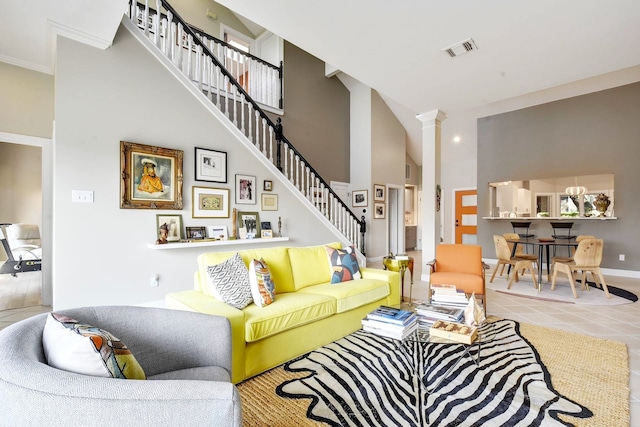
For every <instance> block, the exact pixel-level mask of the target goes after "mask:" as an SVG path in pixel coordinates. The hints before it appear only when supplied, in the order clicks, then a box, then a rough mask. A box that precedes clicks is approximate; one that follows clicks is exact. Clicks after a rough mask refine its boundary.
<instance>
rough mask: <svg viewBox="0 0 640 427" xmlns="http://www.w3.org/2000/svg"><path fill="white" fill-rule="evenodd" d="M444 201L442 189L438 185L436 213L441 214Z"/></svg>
mask: <svg viewBox="0 0 640 427" xmlns="http://www.w3.org/2000/svg"><path fill="white" fill-rule="evenodd" d="M441 199H442V187H440V184H438V185H436V212H440V200H441Z"/></svg>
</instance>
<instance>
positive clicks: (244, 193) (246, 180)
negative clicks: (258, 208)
mask: <svg viewBox="0 0 640 427" xmlns="http://www.w3.org/2000/svg"><path fill="white" fill-rule="evenodd" d="M236 204H239V205H240V204H245V205H255V204H256V177H255V176H251V175H240V174H236Z"/></svg>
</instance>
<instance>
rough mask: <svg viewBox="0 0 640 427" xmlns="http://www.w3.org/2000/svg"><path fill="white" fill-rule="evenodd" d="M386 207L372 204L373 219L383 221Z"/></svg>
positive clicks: (380, 204)
mask: <svg viewBox="0 0 640 427" xmlns="http://www.w3.org/2000/svg"><path fill="white" fill-rule="evenodd" d="M386 210H387V209H386V206H385V204H384V203H374V204H373V218H374V219H384V213H385V211H386Z"/></svg>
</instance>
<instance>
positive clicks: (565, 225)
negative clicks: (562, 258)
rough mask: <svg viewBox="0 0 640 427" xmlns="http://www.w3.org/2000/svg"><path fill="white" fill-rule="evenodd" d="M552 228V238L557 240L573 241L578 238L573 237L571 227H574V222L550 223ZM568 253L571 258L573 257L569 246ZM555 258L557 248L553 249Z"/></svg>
mask: <svg viewBox="0 0 640 427" xmlns="http://www.w3.org/2000/svg"><path fill="white" fill-rule="evenodd" d="M549 224H550V225H551V228H552V233H551V237H553V238H554V239H556V240H573V239H575V238H576V236H572V235H571V227H573V222H566V221H561V222H550V223H549ZM567 253H568V254H569V257H571V247H569V246H567ZM553 256H556V247H555V246H554V247H553Z"/></svg>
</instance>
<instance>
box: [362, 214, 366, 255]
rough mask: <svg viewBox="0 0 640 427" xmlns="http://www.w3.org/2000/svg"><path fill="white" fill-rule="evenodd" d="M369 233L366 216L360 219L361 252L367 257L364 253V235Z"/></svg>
mask: <svg viewBox="0 0 640 427" xmlns="http://www.w3.org/2000/svg"><path fill="white" fill-rule="evenodd" d="M366 232H367V223H366V222H365V220H364V215H362V217H361V218H360V252H362V255H364V256H366V255H367V253H366V252H365V251H364V233H366Z"/></svg>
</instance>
